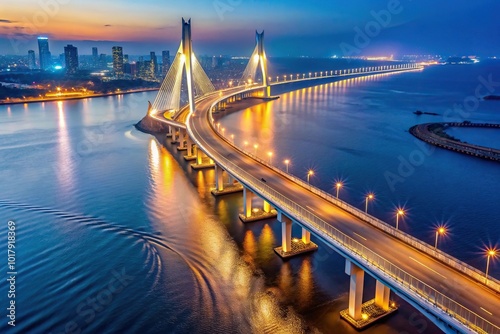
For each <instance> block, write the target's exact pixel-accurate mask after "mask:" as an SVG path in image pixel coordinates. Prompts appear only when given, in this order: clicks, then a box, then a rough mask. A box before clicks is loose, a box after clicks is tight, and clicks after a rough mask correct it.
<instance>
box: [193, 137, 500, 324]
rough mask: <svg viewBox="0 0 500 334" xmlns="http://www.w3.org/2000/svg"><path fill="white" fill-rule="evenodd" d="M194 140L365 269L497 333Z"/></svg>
mask: <svg viewBox="0 0 500 334" xmlns="http://www.w3.org/2000/svg"><path fill="white" fill-rule="evenodd" d="M191 131H192V129H191ZM214 131H215V129H214ZM196 138H197V136H194V141H195V142H196V144H197V145H199V146H200V147H201V148H202V149H203V150H204V151H205V152H206V153H207V154H208V155H209V156H211V158H212V159H214V160H215V161H216V162H217V164H219V165H220V166H221V167H222V168H223V169H224V170H227V171H229V172H230V173H231V174H232V175H233V176H234V177H236V178H237V179H239V180H240V181H241V182H242V183H243V184H246V185H247V186H249V187H251V188H252V190H253V191H255V192H257V193H259V195H261V196H263V197H264V198H266V199H267V200H269V201H270V202H272V203H274V204H275V205H277V207H279V209H281V210H283V211H284V212H286V213H287V215H289V216H290V217H291V218H292V219H295V220H298V221H301V222H302V223H303V224H305V225H306V226H308V228H310V229H311V230H314V231H315V232H316V233H318V234H320V235H322V236H323V237H324V238H326V239H327V240H331V242H332V243H333V244H334V245H337V247H339V246H341V249H344V250H347V252H348V253H350V254H351V255H352V256H353V257H354V258H356V259H357V260H358V261H360V262H361V263H364V264H365V265H366V266H368V267H375V268H377V269H378V270H380V271H382V272H383V273H384V274H385V275H386V277H387V278H388V279H391V280H392V281H393V282H395V283H396V284H398V285H400V286H402V287H405V288H406V289H408V290H409V291H411V292H412V293H414V294H416V295H417V296H419V298H420V299H421V300H423V301H425V302H426V303H427V304H429V306H432V307H438V308H440V309H441V310H442V311H443V312H444V313H446V314H447V315H448V316H451V317H453V318H455V319H456V320H458V321H459V322H461V323H463V324H464V325H465V326H468V327H470V328H472V329H474V330H475V331H477V332H479V333H500V327H498V326H496V325H494V324H492V323H490V322H489V321H487V320H486V319H484V318H482V317H481V316H479V315H478V314H476V313H475V312H473V311H471V310H469V309H467V308H466V307H464V306H462V305H461V304H459V303H457V302H455V301H454V300H452V299H451V298H449V297H447V296H446V295H444V294H443V293H441V292H439V291H437V290H436V289H434V288H433V287H431V286H430V285H428V284H426V283H424V282H422V281H421V280H419V279H418V278H416V277H414V276H413V275H411V274H409V273H407V272H406V271H404V270H403V269H401V268H399V267H398V266H396V265H395V264H393V263H392V262H390V261H388V260H387V259H385V258H383V257H382V256H380V255H379V254H377V253H375V252H374V251H372V250H371V249H369V248H367V247H365V246H364V245H363V244H361V243H359V242H358V241H356V240H354V239H353V238H351V237H349V236H348V235H346V234H344V233H343V232H341V231H340V230H338V229H336V228H335V227H333V226H331V225H330V224H328V223H327V222H325V221H324V220H322V219H321V218H319V217H318V216H316V215H315V214H314V213H312V212H311V211H310V210H308V209H306V208H304V207H303V206H302V205H300V204H298V203H296V202H294V201H292V200H290V199H289V198H288V197H287V196H286V195H283V194H281V193H279V192H278V191H276V190H274V189H272V188H271V187H269V186H268V185H266V184H264V183H263V182H262V181H261V180H259V179H257V178H255V177H253V176H252V175H251V174H249V173H247V172H246V171H245V170H243V169H242V168H240V167H239V166H237V165H235V164H234V163H233V162H231V161H230V160H229V159H227V158H225V157H224V156H222V155H221V154H219V153H218V152H217V151H215V150H213V149H211V148H210V147H206V146H205V145H202V144H201V143H200V142H198V140H197V139H196Z"/></svg>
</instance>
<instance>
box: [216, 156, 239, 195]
mask: <svg viewBox="0 0 500 334" xmlns="http://www.w3.org/2000/svg"><path fill="white" fill-rule="evenodd" d="M226 174H228V175H229V183H228V184H224V170H223V169H222V168H221V167H220V166H219V165H217V164H215V189H212V190H211V193H212V195H214V196H221V195H227V194H234V193H237V192H240V191H243V186H242V185H241V184H240V183H237V184H234V183H233V181H232V180H233V178H232V177H231V174H229V173H227V172H226Z"/></svg>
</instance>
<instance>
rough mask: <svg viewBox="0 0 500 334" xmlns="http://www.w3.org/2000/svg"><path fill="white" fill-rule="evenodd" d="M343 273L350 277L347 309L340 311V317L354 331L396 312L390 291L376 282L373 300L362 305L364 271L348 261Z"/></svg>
mask: <svg viewBox="0 0 500 334" xmlns="http://www.w3.org/2000/svg"><path fill="white" fill-rule="evenodd" d="M345 273H346V274H347V275H349V276H350V281H349V307H348V308H347V309H345V310H342V311H340V316H341V317H342V318H343V319H345V320H346V321H347V322H349V323H350V324H351V325H352V326H354V327H355V328H356V329H358V330H359V329H363V328H365V327H367V326H369V325H371V324H372V323H374V322H375V321H377V320H379V319H381V318H383V317H386V316H388V315H389V314H391V313H393V312H394V311H396V310H397V307H396V306H395V305H394V304H391V303H390V300H389V298H390V294H391V290H390V289H389V287H387V286H385V285H384V284H383V283H382V282H380V281H378V280H377V283H376V287H375V298H374V299H372V300H369V301H367V302H365V303H363V285H364V279H365V271H364V270H363V269H362V268H360V267H359V266H357V265H356V264H354V263H353V262H352V261H350V260H349V259H346V262H345Z"/></svg>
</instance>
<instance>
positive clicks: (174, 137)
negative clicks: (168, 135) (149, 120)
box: [172, 128, 178, 143]
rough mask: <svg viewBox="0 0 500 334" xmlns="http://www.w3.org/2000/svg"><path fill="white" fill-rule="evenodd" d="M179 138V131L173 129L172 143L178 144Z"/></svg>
mask: <svg viewBox="0 0 500 334" xmlns="http://www.w3.org/2000/svg"><path fill="white" fill-rule="evenodd" d="M177 140H178V137H177V129H176V128H172V143H177Z"/></svg>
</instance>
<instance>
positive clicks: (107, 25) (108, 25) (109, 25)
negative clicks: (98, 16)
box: [104, 24, 112, 27]
mask: <svg viewBox="0 0 500 334" xmlns="http://www.w3.org/2000/svg"><path fill="white" fill-rule="evenodd" d="M104 26H105V27H112V25H111V24H105V25H104Z"/></svg>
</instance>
